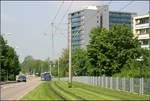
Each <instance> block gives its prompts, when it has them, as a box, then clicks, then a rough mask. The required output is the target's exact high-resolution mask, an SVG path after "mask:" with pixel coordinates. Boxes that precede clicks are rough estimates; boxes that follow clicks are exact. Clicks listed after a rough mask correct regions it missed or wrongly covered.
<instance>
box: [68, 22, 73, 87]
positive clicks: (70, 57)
mask: <svg viewBox="0 0 150 101" xmlns="http://www.w3.org/2000/svg"><path fill="white" fill-rule="evenodd" d="M68 24H69V27H68V34H69V84H68V87H69V88H72V31H71V20H69V23H68Z"/></svg>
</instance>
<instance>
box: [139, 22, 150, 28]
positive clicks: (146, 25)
mask: <svg viewBox="0 0 150 101" xmlns="http://www.w3.org/2000/svg"><path fill="white" fill-rule="evenodd" d="M142 28H149V23H145V24H139V25H136V29H142Z"/></svg>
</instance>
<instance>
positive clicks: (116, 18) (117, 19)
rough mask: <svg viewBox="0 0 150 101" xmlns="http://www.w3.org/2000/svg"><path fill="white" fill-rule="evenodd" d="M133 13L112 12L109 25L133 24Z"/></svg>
mask: <svg viewBox="0 0 150 101" xmlns="http://www.w3.org/2000/svg"><path fill="white" fill-rule="evenodd" d="M131 21H132V18H131V14H126V13H120V12H110V13H109V26H110V27H111V26H113V25H115V24H118V25H120V26H121V25H122V24H129V25H130V26H131V23H132V22H131Z"/></svg>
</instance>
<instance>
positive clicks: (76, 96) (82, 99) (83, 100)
mask: <svg viewBox="0 0 150 101" xmlns="http://www.w3.org/2000/svg"><path fill="white" fill-rule="evenodd" d="M54 83H55V85H56V87H58V88H59V89H60V90H62V91H63V92H65V93H67V94H68V95H71V96H73V97H75V98H78V99H80V100H81V101H86V99H84V98H82V97H80V96H78V95H75V94H73V93H72V92H69V91H66V90H65V89H63V88H61V87H60V86H58V84H57V83H56V81H55V82H54Z"/></svg>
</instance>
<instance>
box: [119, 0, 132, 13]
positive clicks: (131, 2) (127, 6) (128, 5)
mask: <svg viewBox="0 0 150 101" xmlns="http://www.w3.org/2000/svg"><path fill="white" fill-rule="evenodd" d="M133 1H134V0H132V1H130V2H129V3H127V4H126V5H125V6H123V7H122V8H121V9H120V10H119V11H121V10H123V9H125V8H126V7H128V6H129V5H131V4H132V3H133Z"/></svg>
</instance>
